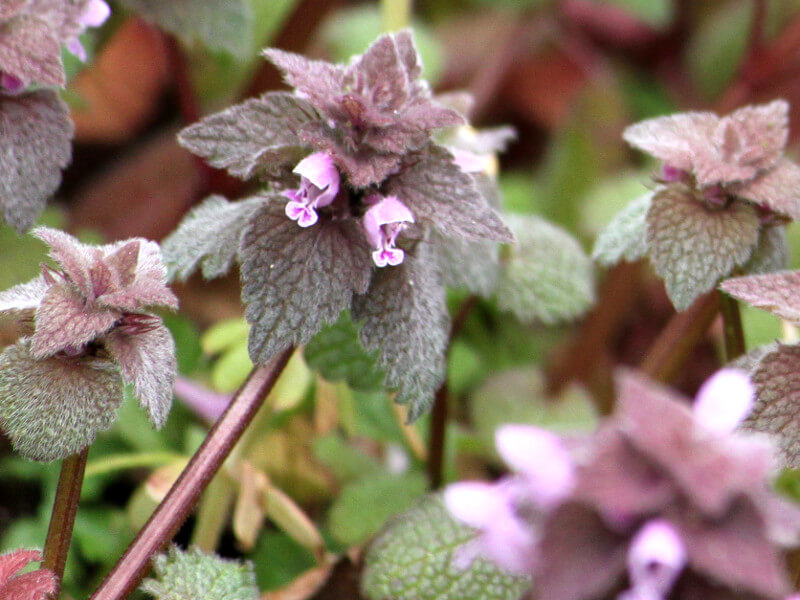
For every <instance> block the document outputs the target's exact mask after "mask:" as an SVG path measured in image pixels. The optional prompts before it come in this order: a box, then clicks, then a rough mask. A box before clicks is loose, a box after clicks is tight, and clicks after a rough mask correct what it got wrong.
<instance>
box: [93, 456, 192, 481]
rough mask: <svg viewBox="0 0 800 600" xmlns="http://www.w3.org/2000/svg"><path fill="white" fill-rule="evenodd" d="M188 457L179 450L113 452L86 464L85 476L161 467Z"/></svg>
mask: <svg viewBox="0 0 800 600" xmlns="http://www.w3.org/2000/svg"><path fill="white" fill-rule="evenodd" d="M187 459H188V457H186V456H184V455H183V454H178V453H177V452H145V453H142V454H112V455H111V456H106V457H104V458H101V459H99V460H95V461H92V462H91V463H89V464H88V465H86V473H85V475H84V477H85V478H87V479H88V478H89V477H95V476H96V475H107V474H108V473H114V472H115V471H124V470H126V469H138V468H140V467H160V466H161V465H166V464H168V463H171V462H177V461H179V460H187Z"/></svg>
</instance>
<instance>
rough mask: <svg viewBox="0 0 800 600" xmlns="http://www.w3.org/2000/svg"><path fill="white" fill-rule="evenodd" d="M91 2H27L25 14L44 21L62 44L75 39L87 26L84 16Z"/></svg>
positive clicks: (82, 0) (35, 0)
mask: <svg viewBox="0 0 800 600" xmlns="http://www.w3.org/2000/svg"><path fill="white" fill-rule="evenodd" d="M90 4H91V0H29V2H28V5H27V6H26V8H25V12H26V13H27V14H29V15H34V16H36V17H38V18H40V19H42V20H43V21H45V22H46V23H47V24H48V25H50V27H51V28H52V29H53V31H54V32H55V34H56V38H57V39H58V40H59V41H60V42H61V43H62V44H63V43H67V42H69V40H70V39H72V38H75V37H77V36H78V35H80V34H81V33H83V31H84V30H85V29H86V27H87V26H92V27H96V26H97V25H95V24H92V23H85V22H84V16H85V15H86V12H87V10H89V8H90Z"/></svg>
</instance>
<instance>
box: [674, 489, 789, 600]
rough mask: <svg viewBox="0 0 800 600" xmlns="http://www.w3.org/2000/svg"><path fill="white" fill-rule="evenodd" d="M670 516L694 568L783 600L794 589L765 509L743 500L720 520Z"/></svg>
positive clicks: (731, 585)
mask: <svg viewBox="0 0 800 600" xmlns="http://www.w3.org/2000/svg"><path fill="white" fill-rule="evenodd" d="M687 517H688V515H686V514H685V513H680V512H678V514H676V515H675V516H674V517H673V518H672V519H670V520H671V521H672V522H673V524H674V525H675V527H676V529H677V530H678V535H679V536H680V539H681V541H682V542H683V544H684V546H685V548H686V554H687V558H688V562H689V566H690V567H691V568H692V569H693V570H694V571H697V572H699V573H702V574H703V575H707V576H708V577H710V578H711V579H712V580H713V581H717V582H720V583H723V584H726V585H727V586H729V587H731V588H733V589H737V590H741V591H750V592H753V593H755V594H758V596H759V597H764V598H783V597H786V596H787V595H788V594H789V593H790V590H791V586H790V585H789V582H788V580H787V578H786V575H785V572H784V571H785V566H784V558H783V557H782V556H781V554H780V551H779V550H778V549H777V548H776V547H775V544H773V543H772V541H770V540H769V539H768V538H767V534H766V531H765V528H764V520H763V517H762V515H761V514H760V511H759V510H758V509H757V508H756V507H755V506H753V504H752V502H751V501H750V500H748V499H746V498H738V499H736V500H735V501H734V502H732V503H731V507H730V509H729V510H728V511H727V513H726V514H725V515H724V517H722V518H720V519H715V520H711V519H697V518H694V519H692V518H687Z"/></svg>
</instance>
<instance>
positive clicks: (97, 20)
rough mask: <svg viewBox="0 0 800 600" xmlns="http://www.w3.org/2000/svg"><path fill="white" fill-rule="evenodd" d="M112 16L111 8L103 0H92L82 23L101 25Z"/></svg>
mask: <svg viewBox="0 0 800 600" xmlns="http://www.w3.org/2000/svg"><path fill="white" fill-rule="evenodd" d="M110 16H111V8H109V6H108V4H106V3H105V2H104V1H103V0H90V2H89V6H87V7H86V12H84V13H83V15H82V16H81V25H84V26H86V27H100V25H102V24H103V23H105V22H106V20H108V17H110Z"/></svg>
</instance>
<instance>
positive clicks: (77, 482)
mask: <svg viewBox="0 0 800 600" xmlns="http://www.w3.org/2000/svg"><path fill="white" fill-rule="evenodd" d="M88 456H89V447H88V446H87V447H86V448H84V449H83V450H82V451H81V452H79V453H78V454H74V455H73V456H70V457H69V458H65V459H64V460H63V461H62V462H61V474H60V475H59V478H58V487H57V488H56V499H55V501H54V502H53V513H52V514H51V515H50V527H49V528H48V530H47V540H46V541H45V544H44V561H43V562H42V566H43V567H44V568H46V569H50V570H51V571H52V572H53V573H55V575H56V591H55V592H54V593H53V598H58V595H59V592H60V591H61V580H62V579H63V578H64V566H65V565H66V564H67V554H68V553H69V545H70V542H71V541H72V528H73V526H74V525H75V514H76V513H77V512H78V501H79V500H80V497H81V487H82V486H83V474H84V471H85V470H86V458H87V457H88Z"/></svg>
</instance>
